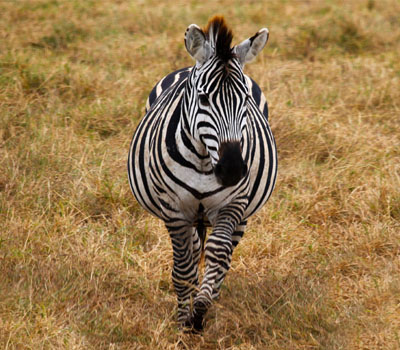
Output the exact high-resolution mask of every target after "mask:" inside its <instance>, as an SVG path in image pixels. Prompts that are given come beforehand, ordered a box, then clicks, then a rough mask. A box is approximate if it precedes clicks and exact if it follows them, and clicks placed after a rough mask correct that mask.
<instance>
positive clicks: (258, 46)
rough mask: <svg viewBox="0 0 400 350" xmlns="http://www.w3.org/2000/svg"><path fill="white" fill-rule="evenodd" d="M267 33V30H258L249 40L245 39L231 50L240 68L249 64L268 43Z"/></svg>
mask: <svg viewBox="0 0 400 350" xmlns="http://www.w3.org/2000/svg"><path fill="white" fill-rule="evenodd" d="M268 36H269V32H268V29H267V28H263V29H261V30H259V31H258V32H257V33H256V34H255V35H253V36H252V37H251V38H248V39H246V40H245V41H243V42H241V43H240V44H239V45H236V46H235V47H234V48H233V52H234V53H235V54H236V56H237V57H238V59H239V61H240V63H241V64H242V66H244V65H245V64H246V63H248V62H251V61H252V60H253V59H254V58H255V57H256V56H257V55H258V54H259V53H260V51H261V50H262V49H263V48H264V46H265V44H266V43H267V41H268Z"/></svg>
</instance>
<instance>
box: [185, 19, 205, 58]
mask: <svg viewBox="0 0 400 350" xmlns="http://www.w3.org/2000/svg"><path fill="white" fill-rule="evenodd" d="M185 46H186V50H187V51H188V52H189V54H190V56H192V57H193V58H194V59H195V60H196V61H197V62H198V63H200V64H203V63H204V62H205V61H207V60H208V59H209V58H210V56H211V46H210V44H209V42H208V41H207V39H206V36H205V35H204V33H203V31H202V30H201V29H200V27H199V26H197V25H196V24H191V25H190V26H189V27H188V28H187V29H186V33H185Z"/></svg>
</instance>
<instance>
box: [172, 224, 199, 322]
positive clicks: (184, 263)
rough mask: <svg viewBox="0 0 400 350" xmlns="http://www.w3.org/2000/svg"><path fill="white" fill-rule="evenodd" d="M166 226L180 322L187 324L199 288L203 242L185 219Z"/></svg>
mask: <svg viewBox="0 0 400 350" xmlns="http://www.w3.org/2000/svg"><path fill="white" fill-rule="evenodd" d="M166 226H167V229H168V231H169V235H170V238H171V242H172V249H173V260H174V265H173V269H172V282H173V285H174V288H175V292H176V294H177V299H178V322H179V324H180V325H182V326H186V325H187V324H188V323H190V320H191V310H190V305H191V298H192V297H193V295H194V294H195V293H196V292H197V290H198V279H199V273H198V260H199V258H200V255H201V242H200V239H199V237H198V235H197V233H195V232H194V231H195V230H194V228H193V227H191V226H190V225H188V224H187V223H186V222H184V221H174V222H169V223H168V224H167V225H166ZM196 236H197V238H196Z"/></svg>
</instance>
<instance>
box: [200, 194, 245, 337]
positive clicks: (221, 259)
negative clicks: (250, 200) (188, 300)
mask: <svg viewBox="0 0 400 350" xmlns="http://www.w3.org/2000/svg"><path fill="white" fill-rule="evenodd" d="M243 212H244V202H239V203H236V204H232V205H230V206H229V207H226V208H224V209H223V210H221V211H220V213H219V215H218V219H217V223H216V225H215V227H214V229H213V232H212V233H211V234H210V236H209V238H208V240H207V243H206V246H205V263H206V267H205V272H204V278H203V282H202V284H201V287H200V291H199V293H198V294H197V295H196V297H195V298H194V303H193V318H192V325H193V327H194V329H195V330H196V331H201V330H202V329H203V326H204V325H203V317H204V315H205V313H206V312H207V310H208V308H209V307H210V305H211V303H212V295H213V291H214V288H215V286H216V285H217V284H218V283H219V284H220V283H222V281H223V279H224V278H225V275H226V272H227V271H228V270H229V267H230V263H231V258H232V250H233V243H232V235H233V232H234V230H235V228H236V226H237V224H238V222H240V218H241V217H242V215H243ZM235 237H236V236H235ZM236 239H237V238H236Z"/></svg>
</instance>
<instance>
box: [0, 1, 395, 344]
mask: <svg viewBox="0 0 400 350" xmlns="http://www.w3.org/2000/svg"><path fill="white" fill-rule="evenodd" d="M0 13H1V15H0V113H1V115H0V227H1V231H0V274H1V277H0V348H2V349H35V350H36V349H246V350H247V349H350V350H352V349H393V350H394V349H399V348H400V274H399V272H400V224H399V221H400V105H399V103H400V102H399V101H400V44H399V43H400V16H399V13H400V2H399V1H396V0H392V1H389V0H387V1H356V0H354V1H322V0H321V1H316V0H315V1H268V2H267V1H265V2H261V1H247V2H246V4H244V2H243V4H242V2H239V1H227V0H226V1H212V2H211V1H210V2H203V1H191V2H183V1H173V2H166V1H165V2H162V1H130V2H128V1H111V0H110V1H78V0H70V1H67V0H65V1H57V0H53V1H38V0H32V1H2V2H0ZM215 13H220V14H224V15H225V16H226V19H227V21H228V23H229V24H230V25H231V26H232V28H233V30H234V33H235V38H234V42H235V43H238V42H240V41H241V40H243V39H245V38H246V37H248V36H250V35H252V34H254V33H255V32H256V31H257V30H258V29H260V28H261V27H264V26H267V27H268V28H269V30H270V41H269V43H268V45H267V46H266V48H265V49H264V51H263V53H262V55H261V57H260V58H258V59H257V61H256V62H254V63H253V64H250V65H248V66H247V67H246V72H247V73H248V74H249V75H251V76H252V77H254V78H255V79H256V80H257V81H258V82H259V84H260V86H261V87H262V89H263V91H264V92H265V94H266V96H267V100H268V102H269V106H270V123H271V127H272V129H273V131H274V133H275V136H276V141H277V145H278V149H279V161H280V164H279V165H280V168H279V176H278V181H277V186H276V189H275V191H274V193H273V195H272V197H271V199H270V201H269V203H268V204H267V205H266V206H265V208H264V209H263V210H262V211H261V212H260V213H258V214H257V215H256V216H255V217H253V219H252V220H250V222H249V229H248V231H247V233H246V235H245V237H244V239H243V240H242V242H241V244H240V246H239V247H238V248H237V250H236V251H235V254H234V258H233V263H232V269H231V270H230V272H229V273H228V277H227V279H226V283H225V285H224V287H223V290H222V295H221V298H220V300H219V301H218V303H216V304H215V305H214V306H213V308H212V309H211V310H210V312H209V314H208V317H207V319H208V324H207V327H206V329H205V332H204V335H203V336H197V335H188V334H182V333H181V332H180V331H179V330H178V328H177V325H176V323H175V317H176V315H175V312H176V308H175V307H176V303H175V294H174V291H173V287H172V284H171V281H170V271H171V265H172V252H171V247H170V242H169V238H168V235H167V233H166V230H165V229H164V227H163V225H162V223H161V222H160V221H158V220H157V219H154V218H152V217H151V216H150V215H148V214H146V213H145V212H144V211H143V210H142V209H141V208H140V207H139V205H138V204H137V203H136V202H135V201H134V199H133V197H132V195H131V193H130V189H129V185H128V181H127V175H126V165H125V163H126V158H127V152H128V148H129V143H130V139H131V136H132V134H133V131H134V129H135V127H136V125H137V124H138V122H139V120H140V118H141V117H142V115H143V111H144V104H145V100H146V98H147V94H148V92H149V91H150V89H151V87H152V86H153V84H155V83H156V82H157V80H158V79H159V78H161V77H162V76H163V75H165V74H167V73H168V72H170V71H172V70H174V69H177V68H181V67H184V66H188V65H191V64H192V63H193V62H192V60H191V59H190V57H189V56H188V54H187V53H186V51H185V48H184V44H183V35H184V32H185V29H186V27H187V26H188V25H189V24H190V23H197V24H199V25H204V24H205V23H206V22H207V19H208V18H209V17H210V16H211V15H213V14H215Z"/></svg>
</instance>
